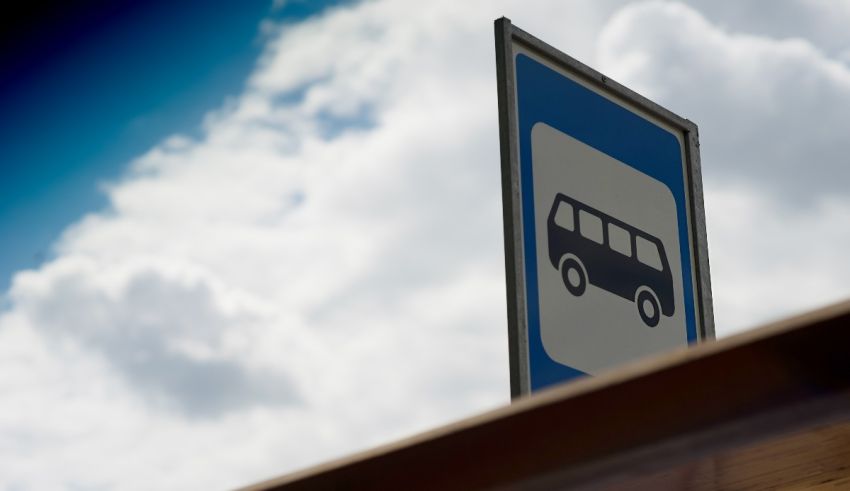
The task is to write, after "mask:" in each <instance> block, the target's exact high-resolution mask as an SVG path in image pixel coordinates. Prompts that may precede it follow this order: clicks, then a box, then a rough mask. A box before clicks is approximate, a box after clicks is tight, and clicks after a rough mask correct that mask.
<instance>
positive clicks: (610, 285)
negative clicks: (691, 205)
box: [531, 123, 687, 374]
mask: <svg viewBox="0 0 850 491" xmlns="http://www.w3.org/2000/svg"><path fill="white" fill-rule="evenodd" d="M531 144H532V172H533V180H534V182H533V186H534V208H535V209H534V225H535V234H536V251H535V252H536V254H537V265H536V266H537V281H538V285H537V287H538V300H539V309H540V335H541V338H542V342H543V347H544V349H545V350H546V353H547V354H548V355H549V356H550V357H551V358H552V359H553V360H555V361H557V362H559V363H562V364H564V365H567V366H570V367H573V368H576V369H578V370H581V371H583V372H586V373H590V374H593V373H597V372H598V371H600V370H603V369H605V368H608V367H611V366H614V365H617V364H619V363H623V362H627V361H631V360H634V359H636V358H640V357H643V356H646V355H650V354H653V353H658V352H660V351H664V350H667V349H670V348H674V347H678V346H685V345H687V335H686V329H684V326H685V315H684V298H683V286H682V265H681V257H680V249H679V231H678V228H677V225H676V224H677V223H678V220H677V214H676V203H675V200H674V198H673V194H672V193H671V192H670V189H669V188H668V187H667V186H666V185H664V184H663V183H661V182H660V181H658V180H656V179H654V178H652V177H650V176H648V175H646V174H643V173H641V172H639V171H638V170H636V169H634V168H633V167H631V166H629V165H626V164H625V163H623V162H620V161H618V160H616V159H614V158H612V157H610V156H608V155H606V154H605V153H603V152H600V151H599V150H596V149H594V148H592V147H590V146H588V145H586V144H584V143H582V142H580V141H579V140H576V139H575V138H572V137H571V136H569V135H567V134H565V133H562V132H560V131H558V130H556V129H554V128H552V127H551V126H549V125H546V124H545V123H537V124H536V125H535V126H534V127H533V129H532V134H531ZM567 204H569V206H563V205H567ZM559 207H560V208H564V209H566V210H568V211H566V212H565V211H563V210H560V209H559ZM570 209H572V210H574V218H575V219H574V220H571V219H570V218H569V217H564V216H563V214H564V213H569V210H570ZM550 215H551V218H552V219H551V220H550ZM559 224H564V225H565V224H571V225H576V226H575V227H573V228H574V230H568V229H567V228H564V227H561V226H559ZM582 227H585V229H584V230H583V229H582ZM603 233H604V235H603ZM550 235H551V237H550ZM550 248H551V249H552V250H550ZM550 253H551V254H550ZM659 262H660V264H659ZM580 274H584V275H586V278H584V280H585V281H584V285H583V286H582V287H581V288H576V287H575V283H574V282H575V281H577V275H580ZM594 275H596V276H594ZM603 276H604V278H603ZM628 297H631V298H628ZM638 297H639V298H638Z"/></svg>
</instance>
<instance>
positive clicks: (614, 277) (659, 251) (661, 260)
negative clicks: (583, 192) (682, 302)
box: [547, 193, 674, 327]
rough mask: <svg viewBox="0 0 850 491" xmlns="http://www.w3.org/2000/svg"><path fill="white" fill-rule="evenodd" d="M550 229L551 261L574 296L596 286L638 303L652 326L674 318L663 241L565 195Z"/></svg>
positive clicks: (558, 198) (551, 215)
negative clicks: (588, 287) (671, 317)
mask: <svg viewBox="0 0 850 491" xmlns="http://www.w3.org/2000/svg"><path fill="white" fill-rule="evenodd" d="M547 225H548V226H547V229H548V233H549V260H550V261H551V262H552V266H554V267H555V269H557V270H559V271H560V272H561V278H562V279H563V281H564V286H566V287H567V291H569V292H570V293H571V294H573V295H575V296H577V297H580V296H581V295H582V294H584V291H585V289H586V288H587V283H590V284H591V285H594V286H597V287H599V288H601V289H603V290H605V291H608V292H610V293H613V294H615V295H618V296H620V297H622V298H625V299H626V300H629V301H634V302H635V304H636V305H637V309H638V314H640V318H641V319H642V320H643V322H644V323H645V324H646V325H648V326H650V327H655V326H657V325H658V322H659V320H661V314H662V313H663V314H664V315H665V316H667V317H670V316H672V315H673V311H674V306H673V275H672V273H671V272H670V264H669V263H668V261H667V255H666V254H665V252H664V245H663V244H662V243H661V241H660V240H659V239H658V238H657V237H654V236H652V235H650V234H648V233H646V232H644V231H642V230H640V229H638V228H636V227H633V226H631V225H629V224H627V223H625V222H623V221H621V220H618V219H616V218H614V217H612V216H610V215H608V214H606V213H603V212H601V211H599V210H597V209H595V208H593V207H591V206H588V205H586V204H584V203H582V202H580V201H578V200H575V199H573V198H570V197H569V196H566V195H564V194H561V193H558V195H557V196H556V197H555V202H554V203H553V204H552V210H551V211H550V212H549V219H548V222H547ZM659 307H660V308H659Z"/></svg>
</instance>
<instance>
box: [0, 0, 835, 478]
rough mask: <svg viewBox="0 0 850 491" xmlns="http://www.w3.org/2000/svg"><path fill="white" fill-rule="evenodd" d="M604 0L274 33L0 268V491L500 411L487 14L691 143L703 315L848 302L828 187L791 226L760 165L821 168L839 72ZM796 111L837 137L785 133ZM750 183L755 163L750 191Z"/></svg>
mask: <svg viewBox="0 0 850 491" xmlns="http://www.w3.org/2000/svg"><path fill="white" fill-rule="evenodd" d="M621 3H622V2H607V3H605V4H604V5H603V4H599V3H597V2H590V1H575V2H558V1H553V2H539V3H534V4H528V3H525V2H515V3H510V2H504V3H500V4H498V5H496V4H492V3H490V2H464V3H459V2H449V1H435V2H427V3H425V4H417V5H416V6H415V12H411V8H412V7H411V4H409V3H405V2H393V1H384V2H369V3H363V4H358V5H355V6H351V7H345V8H337V9H333V10H331V11H329V12H328V13H326V14H324V15H322V16H320V17H317V18H313V19H310V20H307V21H305V22H303V23H300V24H298V25H294V26H284V27H282V28H280V29H279V31H278V32H277V34H275V35H274V36H272V37H271V38H270V42H269V43H270V44H269V48H268V51H267V53H266V54H265V55H264V56H263V58H262V59H261V60H260V62H259V65H258V67H257V69H256V71H255V73H254V74H253V75H252V77H251V78H250V80H249V83H248V87H247V89H246V91H245V93H243V94H242V95H240V96H239V97H238V98H236V99H234V100H232V101H230V102H229V103H228V104H227V105H226V106H225V107H223V108H221V109H219V110H217V111H215V112H213V113H211V114H210V115H209V117H208V118H207V119H206V120H205V122H204V132H203V136H202V137H201V138H200V139H198V140H191V139H187V138H184V137H173V138H170V139H168V140H167V141H165V142H163V143H162V144H161V145H159V146H158V147H156V148H154V149H152V150H151V151H150V152H149V153H147V154H146V155H144V156H142V157H140V158H139V159H138V160H136V161H135V162H133V163H132V166H131V168H130V169H129V170H128V172H127V174H126V176H125V177H124V178H123V179H122V180H121V181H120V182H116V183H113V184H112V185H110V186H108V188H107V192H108V196H109V200H110V208H109V209H108V210H104V211H102V212H99V213H96V214H92V215H90V216H87V217H85V218H83V219H81V220H80V221H79V222H78V223H77V224H75V225H74V226H73V227H72V228H70V229H69V230H68V231H66V233H65V234H64V236H63V237H62V239H61V240H60V241H59V243H58V244H57V245H56V251H57V258H56V259H55V260H53V261H51V262H49V263H47V264H45V265H43V266H42V267H40V268H39V269H37V270H34V271H28V272H23V273H20V274H18V275H17V276H16V278H15V280H14V283H13V286H12V289H11V290H10V292H9V294H8V303H9V308H8V309H7V310H6V311H4V312H3V313H2V314H0V393H3V394H4V395H5V394H9V397H8V399H7V400H4V405H3V407H0V476H2V477H0V484H2V485H5V486H6V487H7V488H24V489H27V488H29V489H43V488H62V487H106V488H123V489H134V488H139V489H150V488H156V489H176V488H180V489H184V488H187V487H188V488H199V487H202V486H203V487H232V486H235V485H239V484H245V483H247V482H249V481H253V480H258V479H260V478H263V477H267V476H269V475H271V474H276V473H280V472H285V471H289V470H293V469H295V468H297V467H301V466H304V465H307V464H310V463H315V462H317V461H319V460H324V459H327V458H329V457H332V456H335V455H340V454H342V453H345V452H348V451H352V450H354V449H358V448H362V447H364V446H368V445H373V444H376V443H379V442H382V441H385V440H386V439H388V438H393V437H398V436H400V435H403V434H406V433H409V432H412V431H416V430H421V429H425V428H427V427H429V426H432V425H434V424H437V423H440V422H445V421H448V420H450V419H454V418H457V417H460V416H463V415H468V414H470V413H473V412H477V411H480V410H482V409H484V408H487V407H492V406H494V405H496V404H501V403H504V402H506V401H507V396H508V382H507V346H506V336H505V334H506V327H505V303H504V277H503V262H502V261H503V258H502V232H501V205H500V190H499V189H500V182H499V170H498V169H499V158H498V153H497V152H498V150H497V149H498V143H497V138H498V136H497V135H498V133H497V128H496V107H495V98H496V96H495V68H494V66H493V65H494V62H493V60H494V55H493V39H492V20H493V19H494V18H496V17H498V16H499V15H502V14H507V15H509V16H513V20H514V21H515V22H516V24H518V25H520V26H521V27H523V28H526V29H528V30H529V31H531V32H534V33H535V34H538V35H539V36H540V37H542V38H543V39H546V40H547V41H549V42H551V43H552V44H554V45H556V46H559V47H563V48H564V49H565V50H566V51H568V52H570V53H572V54H574V55H576V56H578V57H579V58H581V59H584V60H586V61H588V62H594V61H595V60H596V59H597V58H598V60H599V61H600V63H601V64H602V68H603V69H604V70H606V71H609V72H611V74H612V75H614V76H615V78H621V79H623V81H625V82H627V83H629V84H634V85H635V86H636V87H638V88H640V89H641V90H645V91H646V92H648V93H649V94H650V95H654V96H657V97H658V98H660V99H661V100H662V102H664V103H668V104H669V105H670V106H671V107H672V108H673V109H676V110H680V111H681V112H682V113H684V115H686V116H689V117H692V118H693V119H695V120H697V121H698V122H699V123H700V124H701V128H702V130H703V146H702V150H703V157H704V165H705V173H706V176H708V178H707V182H708V183H709V187H708V195H707V198H706V200H707V203H708V211H709V227H710V229H709V232H710V234H711V235H710V237H711V239H710V240H711V243H710V245H711V248H712V249H711V250H712V260H713V263H712V266H713V268H714V273H715V275H714V279H715V297H716V298H717V300H718V302H717V312H718V320H719V321H720V322H719V323H722V324H726V323H729V324H734V325H735V326H739V324H737V323H739V322H746V323H749V322H750V321H756V320H760V319H764V318H765V317H768V316H771V315H774V314H776V313H777V312H781V311H782V309H785V308H802V307H805V306H807V305H811V304H814V303H819V302H821V301H825V300H826V298H825V297H827V296H829V295H830V294H834V293H835V292H837V291H846V289H847V286H846V281H843V277H846V273H844V272H842V270H841V269H840V268H835V267H831V265H833V263H834V262H835V261H840V257H841V255H840V254H841V253H840V251H841V250H842V249H841V248H840V247H842V245H844V244H847V242H848V237H847V234H846V233H845V232H844V231H845V230H848V226H847V225H850V224H848V223H847V218H846V217H847V216H848V211H850V207H848V206H847V202H846V201H845V199H844V197H843V194H842V193H841V189H840V186H839V185H838V184H835V185H828V184H820V183H819V181H818V180H817V179H809V180H807V181H805V183H806V184H805V185H806V186H807V189H810V190H811V191H812V192H821V191H828V192H830V193H832V195H831V197H829V198H826V199H820V198H819V197H812V196H810V197H809V198H808V199H807V200H806V202H807V205H806V207H805V208H798V209H797V211H794V212H793V213H792V206H797V205H796V204H795V205H792V204H788V206H786V207H782V206H779V205H777V203H776V200H777V198H776V196H777V195H778V194H777V193H779V192H780V191H779V190H781V189H785V188H783V186H785V187H787V186H791V185H795V184H794V182H795V181H794V180H791V179H784V178H783V177H782V175H781V173H780V172H777V171H776V169H774V168H773V167H771V166H774V165H775V166H778V168H779V169H785V170H789V172H790V170H791V169H796V167H795V166H796V162H797V160H795V159H797V158H798V157H799V155H802V154H806V155H808V154H812V153H813V152H814V153H816V152H819V151H821V150H822V149H823V152H825V153H826V154H829V155H830V156H836V155H838V154H835V153H834V152H837V149H838V148H839V147H838V146H837V142H838V139H839V133H840V125H842V124H844V123H846V120H845V117H844V116H843V115H842V114H841V111H840V107H833V106H832V105H835V106H838V105H840V104H841V103H842V102H845V101H846V100H847V99H846V98H847V97H848V92H847V91H846V89H847V75H846V68H845V67H844V66H843V65H841V64H839V63H836V62H834V61H831V59H830V58H829V57H828V56H827V55H824V54H823V53H821V51H820V49H819V48H815V47H814V46H813V45H811V44H808V43H807V42H805V41H801V40H795V41H783V40H775V39H769V38H765V37H758V36H753V35H745V34H736V33H730V32H729V31H726V30H723V29H720V28H718V27H717V26H716V25H713V24H711V23H710V22H708V21H707V20H705V19H704V18H702V17H700V16H699V15H698V14H696V13H695V12H693V11H692V10H689V9H688V8H686V7H682V6H679V5H677V4H670V3H658V2H652V3H645V4H640V5H638V6H636V7H634V8H628V9H626V10H622V11H619V13H618V14H617V15H616V16H615V17H614V18H613V19H611V20H610V22H608V15H609V13H611V12H614V11H615V10H616V9H617V7H618V6H619V5H620V4H621ZM524 17H525V18H524ZM606 22H607V24H606ZM566 24H569V25H570V26H578V28H576V29H573V28H572V27H571V28H570V29H565V28H564V25H566ZM603 27H605V29H604V31H603V34H602V37H601V42H602V45H601V47H600V50H599V53H598V54H597V53H596V52H595V51H594V49H593V46H594V43H595V42H596V39H597V36H598V34H599V32H600V29H602V28H603ZM683 29H688V30H689V31H687V32H686V33H687V34H689V36H690V38H692V39H694V41H693V42H690V41H687V42H686V41H683V38H682V35H683ZM695 32H696V33H699V36H694V35H693V34H694V33H695ZM697 39H700V40H701V41H700V42H697V41H696V40H697ZM674 41H675V42H674ZM732 61H734V63H733V62H732ZM766 78H771V79H772V80H774V81H773V82H772V84H771V85H769V86H768V87H765V86H764V84H763V83H762V82H763V80H764V79H766ZM684 86H687V87H688V88H689V89H692V88H694V87H696V88H698V89H699V90H696V91H692V90H683V89H682V87H684ZM777 101H784V102H785V104H782V105H777ZM813 105H815V106H816V107H817V108H820V111H821V112H822V114H821V116H822V118H823V120H824V121H827V122H828V123H829V124H830V125H838V126H837V127H838V129H832V128H824V131H820V130H821V129H820V128H815V129H813V128H812V127H811V126H808V125H804V124H802V123H801V122H802V121H806V120H808V118H810V117H811V116H812V114H813V113H812V112H811V111H814V110H813V109H812V106H813ZM777 108H780V109H781V110H783V111H791V112H792V113H793V115H794V116H795V118H791V119H790V120H789V121H785V120H782V121H779V120H778V118H776V111H777V110H778V109H777ZM747 111H749V112H747ZM730 112H732V113H734V114H735V118H734V121H733V124H729V123H728V121H729V117H728V115H729V113H730ZM775 119H776V120H775ZM727 124H728V126H729V128H725V127H724V126H725V125H727ZM765 124H768V126H769V128H766V129H765V128H764V125H765ZM844 126H846V124H844ZM789 134H796V135H805V137H801V138H799V139H798V140H797V143H796V144H791V143H789V142H791V139H790V138H789V137H788V135H789ZM776 135H782V137H781V138H778V139H777V138H776ZM818 138H819V139H820V140H817V141H815V139H818ZM770 142H775V144H777V145H780V146H781V148H782V150H781V151H779V150H777V151H775V152H773V153H772V154H770V155H772V156H773V157H772V158H773V160H765V153H764V152H754V151H753V150H752V149H750V148H748V144H753V145H756V144H761V145H766V144H768V143H770ZM730 159H732V160H730ZM831 164H832V161H826V160H824V159H818V160H816V161H812V164H811V165H812V166H815V168H817V169H821V170H823V169H829V171H830V172H833V173H836V174H835V176H841V177H840V178H843V176H844V174H842V173H843V172H846V170H845V169H843V167H839V166H835V165H831ZM750 168H755V169H756V170H758V171H760V172H762V171H764V170H765V169H771V170H773V177H772V180H770V181H769V183H768V184H766V185H764V186H763V187H762V188H761V190H760V191H758V192H756V191H754V188H753V186H754V184H753V182H754V177H753V176H754V175H756V170H748V169H750ZM836 180H838V179H836ZM797 181H800V179H797ZM799 201H803V200H801V199H797V200H795V202H794V203H797V202H799ZM732 218H734V220H733V219H732ZM753 223H758V224H759V226H758V227H759V231H760V233H759V234H758V235H756V234H755V233H753V229H754V226H753ZM789 226H790V228H793V230H795V232H797V233H796V234H795V235H794V236H793V237H788V234H787V233H786V230H787V229H788V228H789ZM815 234H817V235H815ZM813 236H816V237H822V238H823V239H822V240H820V241H819V242H817V243H816V244H813V243H811V241H809V240H808V239H807V238H806V237H813ZM848 245H850V244H848ZM844 248H845V249H846V247H844ZM765 250H767V251H769V253H767V254H766V253H765ZM802 250H805V251H806V252H805V253H801V252H800V251H802ZM789 257H793V258H795V260H794V261H783V262H780V261H781V260H783V259H786V258H789ZM797 258H799V260H797ZM777 264H782V265H781V266H776V265H777ZM793 288H798V291H795V290H793ZM842 288H843V289H844V290H842ZM762 293H764V295H762ZM789 299H790V300H789ZM93 462H98V464H97V465H94V464H93ZM102 463H108V465H105V464H102ZM46 468H49V469H51V471H52V472H50V473H45V472H43V469H46ZM125 476H133V477H132V478H130V479H127V478H126V477H125Z"/></svg>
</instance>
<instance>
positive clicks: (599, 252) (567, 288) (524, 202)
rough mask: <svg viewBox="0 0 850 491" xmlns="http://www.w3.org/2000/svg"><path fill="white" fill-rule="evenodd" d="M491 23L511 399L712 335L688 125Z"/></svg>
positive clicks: (693, 142)
mask: <svg viewBox="0 0 850 491" xmlns="http://www.w3.org/2000/svg"><path fill="white" fill-rule="evenodd" d="M495 27H496V66H497V75H498V90H499V127H500V139H501V154H502V202H503V206H504V222H505V263H506V273H507V292H508V327H509V342H510V365H511V366H510V368H511V395H512V396H514V397H516V396H519V395H522V394H527V393H530V392H533V391H536V390H540V389H542V388H545V387H547V386H550V385H552V384H556V383H559V382H562V381H566V380H569V379H573V378H576V377H579V376H582V375H587V374H590V375H592V374H596V373H599V372H601V371H603V370H606V369H608V368H611V367H613V366H616V365H618V364H621V363H624V362H627V361H631V360H635V359H638V358H641V357H644V356H647V355H650V354H653V353H658V352H660V351H664V350H669V349H673V348H676V347H681V346H687V345H688V344H690V343H695V342H699V341H702V340H704V339H709V338H712V337H713V336H714V325H713V316H712V309H711V285H710V280H709V271H708V249H707V246H706V238H705V218H704V217H705V215H704V210H703V204H702V184H701V177H700V167H699V153H698V145H699V144H698V140H697V127H696V125H695V124H694V123H692V122H691V121H688V120H686V119H683V118H681V117H679V116H676V115H675V114H673V113H672V112H670V111H668V110H666V109H664V108H662V107H661V106H659V105H657V104H655V103H653V102H651V101H649V100H648V99H646V98H644V97H642V96H640V95H638V94H636V93H635V92H633V91H631V90H629V89H628V88H626V87H624V86H622V85H620V84H618V83H616V82H614V81H612V80H610V79H609V78H607V77H605V76H604V75H602V74H601V73H599V72H596V71H595V70H593V69H591V68H589V67H587V66H585V65H583V64H581V63H579V62H578V61H576V60H575V59H573V58H570V57H569V56H567V55H565V54H563V53H561V52H559V51H558V50H556V49H554V48H552V47H551V46H548V45H547V44H545V43H543V42H542V41H540V40H538V39H536V38H535V37H533V36H531V35H530V34H528V33H526V32H524V31H522V30H521V29H518V28H517V27H515V26H513V25H512V24H511V22H510V20H508V19H505V18H502V19H498V20H497V21H496V26H495Z"/></svg>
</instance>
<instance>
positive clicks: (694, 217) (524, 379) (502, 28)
mask: <svg viewBox="0 0 850 491" xmlns="http://www.w3.org/2000/svg"><path fill="white" fill-rule="evenodd" d="M495 35H496V36H495V37H496V74H497V82H498V103H499V140H500V151H501V168H502V206H503V210H502V212H503V222H504V239H505V273H506V279H507V304H508V309H507V310H508V343H509V357H510V378H511V397H512V398H516V397H519V396H521V395H525V394H529V393H530V392H531V386H530V368H529V367H530V365H529V339H528V311H527V309H528V306H527V298H526V292H527V290H526V278H525V271H524V269H523V261H524V255H525V251H524V241H523V222H522V195H521V186H520V153H519V152H520V149H519V129H518V121H517V118H518V114H519V109H518V106H517V93H516V66H515V53H514V48H513V46H514V43H517V44H519V45H521V46H522V48H523V49H525V50H528V51H530V52H532V53H534V54H535V55H536V56H539V57H541V58H543V59H545V60H546V61H547V62H550V63H552V64H554V65H556V66H558V67H559V68H560V69H562V70H564V71H566V72H568V73H570V74H571V75H572V76H574V77H576V78H577V79H580V80H582V81H583V82H585V83H587V84H588V85H590V86H592V87H593V88H594V89H596V90H597V91H599V92H604V93H605V94H606V95H607V96H609V97H611V98H612V99H614V100H616V101H617V102H620V103H622V104H623V105H625V106H627V107H631V108H635V109H637V110H639V111H642V112H644V113H646V114H649V115H651V116H652V117H654V118H656V119H658V120H660V121H662V122H664V123H665V124H666V125H668V126H670V127H672V128H674V129H675V131H677V132H679V133H680V135H681V141H682V142H684V149H683V150H684V160H685V161H684V167H685V169H684V171H685V179H686V191H687V199H688V203H687V206H688V210H687V212H688V215H689V219H690V220H689V223H690V230H689V231H688V235H689V239H690V243H691V255H692V258H691V259H692V263H693V273H692V274H693V279H694V283H695V285H694V287H695V288H694V303H695V309H696V311H695V315H694V317H695V318H696V324H697V325H696V331H697V339H696V341H697V342H701V341H705V340H708V339H713V338H714V314H713V307H712V298H711V279H710V274H709V264H708V244H707V239H706V232H705V211H704V205H703V190H702V175H701V168H700V158H699V135H698V129H697V125H696V124H695V123H693V122H692V121H689V120H687V119H685V118H682V117H680V116H678V115H676V114H674V113H672V112H671V111H669V110H667V109H665V108H663V107H661V106H659V105H658V104H656V103H654V102H652V101H650V100H649V99H647V98H645V97H643V96H641V95H640V94H638V93H636V92H634V91H632V90H631V89H629V88H627V87H625V86H623V85H621V84H619V83H617V82H615V81H613V80H611V79H610V78H608V77H606V76H605V75H603V74H601V73H599V72H598V71H596V70H594V69H592V68H590V67H588V66H586V65H584V64H582V63H581V62H579V61H577V60H575V59H574V58H572V57H570V56H568V55H566V54H564V53H562V52H560V51H558V50H557V49H555V48H553V47H552V46H549V45H548V44H546V43H544V42H543V41H541V40H539V39H537V38H536V37H534V36H532V35H531V34H528V33H527V32H525V31H523V30H522V29H519V28H518V27H516V26H514V25H512V24H511V21H510V19H507V18H505V17H502V18H500V19H497V20H496V21H495ZM685 301H690V300H689V299H686V300H685Z"/></svg>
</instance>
